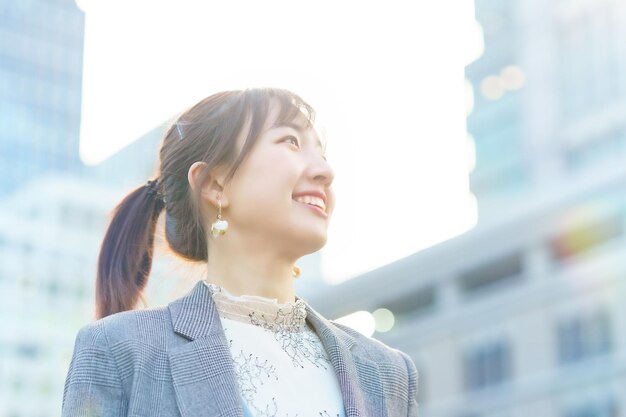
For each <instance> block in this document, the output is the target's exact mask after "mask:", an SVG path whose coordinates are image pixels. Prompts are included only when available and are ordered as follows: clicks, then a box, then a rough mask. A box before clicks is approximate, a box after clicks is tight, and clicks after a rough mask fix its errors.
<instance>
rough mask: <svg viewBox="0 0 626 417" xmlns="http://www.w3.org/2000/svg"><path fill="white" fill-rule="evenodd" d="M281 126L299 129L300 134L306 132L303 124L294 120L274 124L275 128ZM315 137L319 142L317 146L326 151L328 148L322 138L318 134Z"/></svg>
mask: <svg viewBox="0 0 626 417" xmlns="http://www.w3.org/2000/svg"><path fill="white" fill-rule="evenodd" d="M279 127H290V128H292V129H293V130H295V131H297V132H298V133H300V134H302V133H304V129H303V127H302V126H301V125H299V124H296V123H293V122H283V123H281V124H278V125H275V126H274V128H279ZM315 139H316V142H317V146H318V147H319V148H320V149H321V150H322V151H326V148H325V147H324V145H323V144H322V141H321V140H320V138H319V136H318V135H317V134H316V135H315Z"/></svg>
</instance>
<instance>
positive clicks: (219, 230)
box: [211, 197, 228, 238]
mask: <svg viewBox="0 0 626 417" xmlns="http://www.w3.org/2000/svg"><path fill="white" fill-rule="evenodd" d="M217 205H218V211H217V220H215V221H214V222H213V224H211V235H212V236H213V238H217V237H218V236H222V235H223V234H224V233H226V229H228V221H226V220H222V201H221V200H220V198H219V197H218V198H217Z"/></svg>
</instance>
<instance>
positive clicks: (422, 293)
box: [385, 285, 437, 321]
mask: <svg viewBox="0 0 626 417" xmlns="http://www.w3.org/2000/svg"><path fill="white" fill-rule="evenodd" d="M436 296H437V292H436V288H435V286H434V285H430V286H427V287H424V288H420V289H418V290H416V291H413V292H410V293H408V294H405V295H404V296H403V297H402V298H398V299H396V300H393V301H392V302H391V303H389V304H387V305H386V306H385V308H387V309H389V310H390V311H391V312H393V314H394V315H395V316H396V317H397V319H398V321H401V320H403V319H414V318H416V317H417V316H419V315H421V314H424V313H426V312H428V311H432V309H433V307H434V306H435V303H436Z"/></svg>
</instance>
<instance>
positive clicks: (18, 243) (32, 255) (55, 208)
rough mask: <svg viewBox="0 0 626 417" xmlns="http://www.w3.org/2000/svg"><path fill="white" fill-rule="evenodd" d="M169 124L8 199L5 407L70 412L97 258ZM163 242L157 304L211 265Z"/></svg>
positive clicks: (31, 412) (38, 415) (152, 283)
mask: <svg viewBox="0 0 626 417" xmlns="http://www.w3.org/2000/svg"><path fill="white" fill-rule="evenodd" d="M161 133H162V127H160V128H156V129H154V130H153V131H151V132H149V133H148V134H146V135H145V136H144V137H142V138H140V139H138V140H137V141H136V142H134V143H133V144H131V145H129V146H127V147H126V148H124V149H122V150H121V151H120V152H118V153H117V154H115V155H113V156H112V157H111V158H109V159H107V160H105V161H103V162H102V163H101V164H99V165H98V166H94V167H90V168H88V169H86V170H85V171H84V174H83V175H81V176H78V175H75V174H74V173H67V174H55V175H52V174H48V175H46V176H41V177H39V178H38V179H34V180H31V181H28V182H24V183H22V184H21V185H20V187H19V188H18V189H17V191H15V192H13V193H12V194H11V195H10V196H9V197H5V198H4V199H2V201H1V204H0V328H2V329H3V330H4V331H3V332H1V333H0V416H6V417H27V416H28V417H31V416H32V417H42V416H54V415H58V414H59V413H60V410H61V401H62V397H63V386H64V382H65V376H66V374H67V370H68V367H69V362H70V359H71V355H72V351H73V347H74V340H75V337H76V333H77V331H78V329H79V328H80V327H81V326H83V325H85V324H87V323H88V322H91V321H93V320H94V318H95V309H94V306H95V292H94V290H95V279H96V265H97V259H98V254H99V249H100V244H101V242H102V238H103V237H104V234H105V231H106V227H107V225H108V221H109V219H110V215H111V213H112V211H113V209H114V208H115V206H116V205H117V204H118V203H119V202H120V201H121V199H122V198H123V197H124V196H125V195H126V194H127V193H128V192H130V191H131V190H132V189H133V188H134V187H137V186H139V185H141V184H143V183H144V182H145V181H146V180H147V179H148V178H150V177H151V175H152V173H153V169H154V164H155V155H156V154H157V153H156V149H158V145H159V143H160V139H161V138H160V135H161ZM162 220H163V217H162V218H161V223H160V224H159V230H157V233H159V234H161V235H162V233H163V229H162V228H163V224H162ZM162 243H163V242H162V240H160V239H157V242H156V249H155V258H154V264H153V269H152V273H151V277H150V280H149V284H148V288H147V290H146V301H147V303H148V304H147V306H149V307H152V306H156V305H162V304H165V303H167V302H168V301H170V300H171V299H172V298H173V297H176V296H178V295H182V294H183V293H185V292H186V291H188V289H189V288H190V287H191V286H192V285H193V283H194V282H195V280H197V278H198V275H199V273H200V272H201V271H198V270H197V268H193V266H189V265H184V264H181V263H179V262H176V260H175V259H172V258H171V257H168V256H167V255H168V254H167V251H166V250H165V248H164V247H163V244H162ZM139 307H140V308H141V306H139ZM33 399H36V401H33Z"/></svg>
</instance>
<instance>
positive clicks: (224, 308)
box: [204, 281, 345, 417]
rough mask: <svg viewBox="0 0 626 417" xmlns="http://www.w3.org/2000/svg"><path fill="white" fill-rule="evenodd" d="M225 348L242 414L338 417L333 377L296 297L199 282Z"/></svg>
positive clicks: (339, 404) (337, 392) (338, 399)
mask: <svg viewBox="0 0 626 417" xmlns="http://www.w3.org/2000/svg"><path fill="white" fill-rule="evenodd" d="M204 283H205V284H206V285H207V287H208V288H209V290H210V291H211V295H212V298H213V301H214V302H215V305H216V307H217V310H218V312H219V315H220V318H221V322H222V327H223V328H224V333H225V334H226V340H228V343H229V346H230V352H231V356H232V358H233V365H234V368H235V375H236V377H237V382H238V384H239V390H240V393H241V397H242V401H243V406H244V416H246V417H248V416H250V417H269V416H272V417H309V416H310V417H313V416H315V417H320V416H321V417H337V416H339V417H344V416H345V413H344V408H343V400H342V398H341V390H340V388H339V381H338V380H337V377H336V375H335V372H334V370H333V367H332V364H331V363H330V361H329V359H328V356H327V355H326V351H325V350H324V347H323V346H322V343H321V341H320V340H319V338H318V336H317V334H316V333H315V331H314V330H313V329H311V328H310V327H309V325H308V324H307V323H306V309H305V303H304V301H302V300H296V301H295V302H287V303H283V304H279V303H278V302H277V300H276V299H275V298H274V299H271V298H266V297H260V296H253V295H241V296H235V295H232V294H230V293H229V292H228V291H226V290H225V289H224V288H222V287H219V286H217V285H215V284H212V283H209V282H207V281H204Z"/></svg>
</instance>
